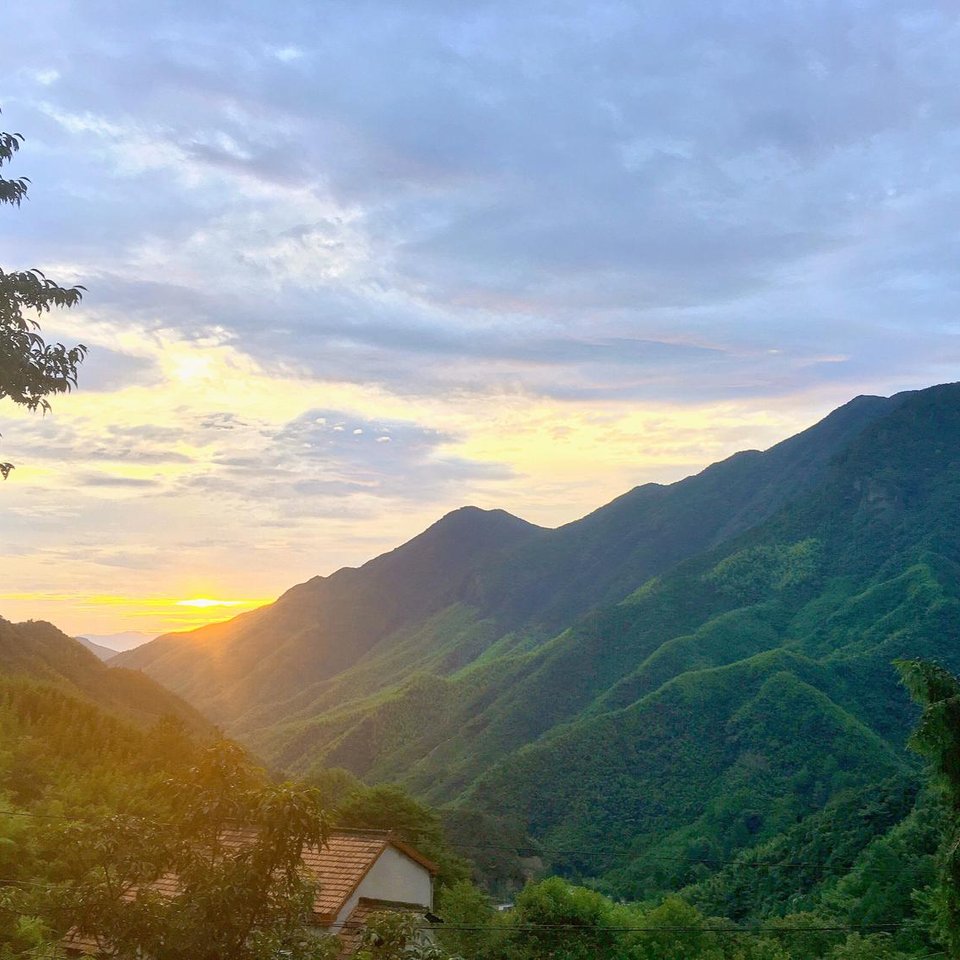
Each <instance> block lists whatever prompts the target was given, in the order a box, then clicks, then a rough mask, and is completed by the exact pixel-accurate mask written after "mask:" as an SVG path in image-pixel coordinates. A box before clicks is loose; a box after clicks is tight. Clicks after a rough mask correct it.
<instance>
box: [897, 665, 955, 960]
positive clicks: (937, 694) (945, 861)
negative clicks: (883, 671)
mask: <svg viewBox="0 0 960 960" xmlns="http://www.w3.org/2000/svg"><path fill="white" fill-rule="evenodd" d="M895 666H896V667H897V669H898V670H899V671H900V678H901V679H902V681H903V684H904V686H905V687H906V688H907V690H908V691H909V693H910V696H912V697H913V699H914V700H916V702H917V703H919V704H920V706H921V707H922V708H923V713H922V714H921V715H920V722H919V723H918V724H917V727H916V729H915V730H914V732H913V735H912V736H911V737H910V746H911V747H913V749H914V750H916V751H917V753H919V754H922V755H923V756H925V757H926V758H927V759H928V760H929V761H930V763H931V767H932V772H933V776H934V781H935V784H936V785H937V786H938V787H939V789H940V791H941V793H942V797H943V802H944V806H945V808H946V814H947V829H946V832H945V835H944V839H943V844H942V845H941V848H940V853H939V864H938V867H939V870H938V872H939V882H938V884H937V886H936V887H935V888H934V889H933V890H932V891H930V897H929V901H928V903H929V907H930V910H931V913H932V914H933V918H934V927H935V931H934V932H935V935H936V936H937V938H938V939H939V940H941V941H942V942H943V943H944V945H945V946H946V947H947V948H948V950H949V952H950V955H951V956H960V680H958V679H957V678H956V677H954V676H953V675H952V674H951V673H949V672H948V671H947V670H945V669H944V668H943V667H941V666H938V665H937V664H934V663H928V662H926V661H924V660H897V661H896V662H895Z"/></svg>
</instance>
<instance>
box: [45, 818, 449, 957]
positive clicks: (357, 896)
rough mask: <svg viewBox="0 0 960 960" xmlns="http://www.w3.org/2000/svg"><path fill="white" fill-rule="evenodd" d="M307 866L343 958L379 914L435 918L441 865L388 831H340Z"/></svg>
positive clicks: (319, 918) (173, 887)
mask: <svg viewBox="0 0 960 960" xmlns="http://www.w3.org/2000/svg"><path fill="white" fill-rule="evenodd" d="M303 864H304V867H305V868H306V870H307V873H308V874H309V875H310V876H311V877H312V878H313V879H314V880H316V881H317V884H318V888H317V894H316V898H315V899H314V903H313V923H314V924H315V925H316V927H317V928H318V930H321V931H323V932H326V933H331V934H334V935H336V936H338V937H339V938H340V940H341V942H342V944H343V949H342V951H341V954H340V956H341V957H344V958H345V957H349V956H351V955H352V954H353V953H355V952H356V950H357V948H358V947H359V946H360V938H361V936H362V932H363V927H364V925H365V923H366V921H367V920H368V919H369V917H370V916H371V915H372V914H374V913H379V912H381V911H385V910H390V911H394V910H399V911H404V912H413V913H416V914H417V915H418V916H422V917H425V918H427V919H428V920H429V921H434V920H435V919H436V918H435V917H433V916H432V913H431V911H432V910H433V878H434V877H435V876H436V873H437V867H436V864H434V863H432V862H431V861H430V860H428V859H427V858H426V857H424V856H423V855H422V854H421V853H419V852H418V851H417V850H416V849H414V848H413V847H411V846H410V845H409V844H407V843H404V842H403V841H402V840H400V839H398V838H397V837H395V836H393V835H392V834H391V833H389V832H388V831H385V830H335V831H333V832H331V834H330V836H329V838H328V841H327V843H326V844H325V845H324V846H322V847H316V846H314V847H307V848H304V851H303ZM154 887H155V888H156V889H158V890H160V891H161V892H167V893H168V894H169V895H170V896H176V893H177V881H176V877H172V876H167V877H163V878H161V879H160V880H158V881H157V882H156V883H155V884H154ZM62 945H63V947H64V949H65V950H66V951H67V953H68V954H69V955H72V956H84V955H85V956H97V955H99V954H100V953H101V946H100V944H99V943H98V942H97V940H96V938H91V937H79V936H76V935H68V936H67V938H66V939H65V940H64V941H63V944H62Z"/></svg>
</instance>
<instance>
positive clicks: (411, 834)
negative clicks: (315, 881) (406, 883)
mask: <svg viewBox="0 0 960 960" xmlns="http://www.w3.org/2000/svg"><path fill="white" fill-rule="evenodd" d="M332 816H333V819H334V822H335V823H336V824H337V826H341V827H352V828H357V829H368V830H389V831H390V832H391V833H393V834H395V835H396V836H397V837H399V838H400V839H401V840H404V841H406V842H407V843H409V844H411V845H412V846H414V847H416V848H417V850H419V851H420V853H422V854H423V855H424V856H425V857H427V858H428V859H430V860H433V861H434V862H435V863H436V864H437V866H438V867H439V868H440V871H439V874H438V876H437V880H438V882H439V883H440V884H451V883H456V882H457V881H458V880H463V879H465V878H466V877H467V876H468V875H469V865H468V864H467V862H466V861H465V860H463V859H462V858H461V857H459V856H457V854H456V853H454V851H453V850H452V849H451V848H450V846H449V845H448V844H447V841H446V839H445V837H444V833H443V828H442V826H441V823H440V816H439V814H437V813H436V811H434V810H431V809H430V808H429V807H427V806H426V805H425V804H422V803H420V802H419V801H417V800H415V799H414V798H413V797H411V796H410V794H409V793H407V792H406V791H405V790H404V789H403V788H401V787H397V786H392V785H388V784H381V785H378V786H374V787H362V786H361V787H359V788H358V789H355V790H354V791H353V792H352V793H350V794H348V795H347V796H346V797H345V798H344V799H343V800H342V801H341V802H340V803H339V804H338V805H337V806H336V808H335V809H334V811H333V813H332Z"/></svg>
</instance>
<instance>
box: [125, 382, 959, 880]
mask: <svg viewBox="0 0 960 960" xmlns="http://www.w3.org/2000/svg"><path fill="white" fill-rule="evenodd" d="M958 477H960V385H957V384H950V385H942V386H939V387H935V388H930V389H928V390H924V391H908V392H905V393H902V394H897V395H895V396H894V397H891V398H876V397H862V398H857V399H855V400H854V401H851V402H850V403H849V404H845V405H844V406H843V407H841V408H839V409H838V410H837V411H834V413H832V414H830V415H829V416H828V417H826V418H824V419H823V420H822V421H820V423H818V424H816V425H814V427H811V428H810V429H808V430H807V431H804V432H803V433H801V434H798V435H797V436H796V437H793V438H789V439H788V440H786V441H783V442H781V443H780V444H777V445H775V446H774V447H772V448H771V449H770V450H768V451H766V452H764V453H758V452H746V453H742V454H738V455H735V456H734V457H732V458H728V459H727V460H725V461H721V462H720V463H718V464H715V465H711V466H710V467H708V468H707V469H706V470H704V471H702V472H701V473H700V474H697V475H695V476H693V477H690V478H686V479H685V480H682V481H679V482H678V483H677V484H672V485H668V486H650V485H645V486H643V487H638V488H635V489H634V490H633V491H630V492H628V493H627V494H625V495H624V496H623V497H620V498H617V500H615V501H613V502H612V503H611V504H607V505H606V506H604V507H601V508H600V509H599V510H597V511H594V513H592V514H589V515H588V516H587V517H585V518H583V519H581V520H580V521H575V522H574V524H571V525H566V526H565V527H561V528H558V529H557V530H543V529H541V528H535V529H527V528H524V529H523V533H522V534H520V535H518V536H517V537H516V539H515V541H514V542H512V543H511V544H509V545H506V546H505V545H504V544H502V543H498V544H497V549H492V550H489V551H484V550H479V551H475V552H474V553H473V554H471V557H470V559H469V562H465V563H463V564H462V565H461V567H460V568H459V569H460V571H461V573H462V574H463V575H462V576H459V577H457V578H455V580H456V583H455V585H452V586H451V589H449V590H442V591H439V592H438V591H433V592H432V593H431V594H430V596H431V598H432V601H431V604H428V605H424V603H423V602H422V600H418V599H417V598H410V597H405V598H404V600H403V602H404V603H405V604H406V605H407V610H408V611H409V612H410V615H409V616H407V617H406V619H403V620H402V622H399V623H398V625H396V626H395V628H394V629H387V630H382V631H380V633H379V635H377V636H376V637H372V636H369V637H368V640H370V642H369V643H368V644H367V645H366V646H365V648H364V649H363V650H360V651H358V655H357V656H355V657H354V658H353V659H352V661H351V662H350V664H349V665H348V666H345V667H344V668H343V669H341V670H339V671H337V672H328V673H327V674H326V675H314V676H313V677H310V676H305V675H304V672H303V671H301V676H300V682H298V683H297V684H296V685H289V684H288V685H280V686H278V687H275V688H273V689H271V690H267V691H263V690H249V691H244V694H245V696H241V697H239V698H238V699H236V700H235V701H234V702H233V703H232V704H231V705H230V706H231V707H232V709H233V713H232V714H231V715H230V717H229V719H228V726H229V728H230V729H231V731H232V732H234V733H235V734H236V735H238V736H241V737H242V738H243V739H245V740H246V741H247V742H248V743H249V744H251V745H252V746H253V747H254V748H255V749H256V750H258V751H259V752H260V753H261V754H262V755H263V756H265V757H267V758H268V759H269V760H270V761H271V762H273V763H274V764H276V765H278V766H281V767H284V768H286V769H289V770H294V771H299V772H310V771H311V770H313V769H318V768H320V767H325V766H342V767H345V768H347V769H348V770H350V771H351V772H352V773H354V774H355V775H357V776H360V777H363V778H365V779H367V780H369V781H371V782H381V781H387V782H391V781H393V782H400V783H402V784H404V785H405V786H407V787H408V788H409V789H411V790H412V791H413V792H414V793H415V794H416V795H417V796H419V797H421V798H423V799H425V800H428V801H429V802H431V803H434V804H440V805H442V806H443V808H444V809H445V811H446V814H445V815H446V816H447V817H448V818H450V819H451V822H463V823H466V822H467V821H468V820H469V818H470V817H472V816H478V817H480V818H481V819H482V820H483V822H486V823H497V824H501V825H502V826H503V828H504V829H508V830H509V831H510V833H511V835H516V834H518V833H519V834H520V835H523V834H526V835H527V836H529V838H530V842H531V843H535V844H536V845H537V847H538V848H539V849H540V850H541V852H542V856H543V859H544V861H545V863H547V865H548V866H550V867H551V868H552V869H555V870H558V871H560V872H562V873H564V874H566V875H568V876H570V877H573V878H580V879H583V878H591V879H592V880H594V881H596V882H598V883H600V884H601V886H603V885H606V886H605V889H608V890H609V891H610V892H612V893H615V894H616V895H618V896H629V897H633V896H637V895H643V896H646V895H648V894H649V895H652V894H655V893H656V892H657V890H656V887H655V886H654V887H650V883H651V882H653V881H651V880H650V877H656V876H663V875H664V874H663V870H662V869H661V868H659V867H657V857H658V856H667V857H671V856H681V855H683V852H684V851H685V850H686V849H687V846H688V845H689V844H690V843H693V842H694V841H696V843H698V844H705V845H706V846H707V847H708V849H710V850H711V851H713V852H714V853H715V854H716V855H717V856H720V857H733V856H736V855H738V854H739V853H740V852H742V851H744V850H747V849H749V848H750V847H751V846H755V845H758V844H763V843H767V842H772V841H773V839H774V838H776V837H777V836H779V835H780V833H781V832H782V831H784V830H787V829H788V827H789V826H790V824H792V823H795V822H797V821H798V820H805V818H808V817H814V816H816V815H817V814H818V811H821V810H823V809H824V808H825V806H826V805H827V804H829V803H831V802H832V798H834V797H838V796H840V795H841V794H843V793H844V792H845V791H851V790H852V791H854V792H857V791H861V792H862V791H868V790H869V787H870V784H871V783H873V782H875V780H876V779H877V778H879V777H881V775H882V777H886V778H889V777H903V776H907V777H909V776H910V775H911V771H913V770H914V769H915V762H914V761H913V760H912V759H911V758H910V757H909V756H908V755H907V754H906V753H905V750H904V739H905V736H906V732H907V730H908V729H909V726H910V722H911V718H912V717H913V716H914V711H915V708H914V707H913V706H912V705H911V704H910V702H909V700H908V698H906V696H905V695H904V693H903V691H902V690H900V688H899V686H898V682H897V679H896V676H895V674H894V671H893V670H892V668H891V667H890V661H891V660H892V659H893V658H895V657H897V656H926V657H933V658H936V659H939V660H941V661H942V662H944V663H946V664H947V665H948V666H950V667H953V668H956V667H960V648H958V645H957V644H956V643H955V642H954V640H953V638H954V637H956V636H958V634H960V547H958V544H960V480H957V479H956V478H958ZM431 529H432V528H431ZM671 538H672V539H671ZM415 539H416V538H415ZM454 539H456V538H454ZM412 542H414V541H411V543H412ZM405 546H406V545H405ZM418 555H420V556H423V555H421V554H418ZM445 556H446V555H444V554H438V556H436V557H425V559H424V565H423V566H422V567H420V568H417V569H416V570H415V571H414V573H415V576H410V575H408V574H409V571H405V570H401V569H400V568H401V566H402V564H398V563H397V557H400V558H401V560H402V559H403V557H404V547H401V548H399V550H398V551H393V552H391V553H390V554H386V555H384V557H383V558H376V561H371V564H373V566H372V567H369V566H368V565H365V566H364V567H361V568H358V569H356V570H354V571H353V572H351V573H349V574H344V575H342V577H341V578H340V581H343V582H349V581H351V580H352V581H356V580H357V579H359V580H361V581H363V580H364V578H365V577H367V574H368V573H369V572H370V570H373V571H374V572H376V570H377V569H378V567H379V566H385V567H389V568H390V569H391V570H392V571H394V572H396V573H397V575H398V578H399V579H398V580H397V581H394V589H400V590H403V589H405V588H409V585H410V584H413V583H415V582H419V581H417V580H416V577H420V578H421V581H423V580H427V581H429V580H430V578H431V577H435V576H437V574H438V572H441V573H442V572H444V571H443V570H442V569H439V568H438V566H437V562H436V561H437V559H438V557H439V559H445ZM391 557H392V558H393V560H391V559H390V558H391ZM365 570H366V573H365V572H364V571H365ZM401 574H403V575H402V576H401ZM335 576H336V575H334V577H335ZM374 579H375V578H374ZM329 580H333V577H331V578H329ZM340 581H337V582H338V583H339V582H340ZM376 582H378V583H383V582H386V581H383V580H380V581H376ZM530 583H533V584H534V586H535V587H536V590H529V589H528V585H529V584H530ZM398 584H399V587H398V586H397V585H398ZM405 585H406V586H405ZM297 589H298V588H294V591H296V590H297ZM285 596H287V597H288V598H289V597H293V598H294V599H296V598H297V593H296V592H288V594H287V595H285ZM364 596H365V597H372V596H375V594H374V593H373V592H370V591H368V592H367V593H365V594H364ZM377 597H378V602H388V603H394V604H400V601H399V600H396V599H391V598H390V597H387V596H385V595H383V594H380V595H377ZM287 602H290V601H289V599H288V601H287ZM400 605H401V606H402V605H403V604H400ZM253 615H254V614H247V615H246V616H247V617H250V616H253ZM255 615H257V616H261V617H263V618H264V619H265V620H269V621H271V622H272V623H273V624H274V625H277V624H279V623H280V621H279V620H277V618H276V617H275V616H274V612H273V608H265V611H260V612H255ZM238 622H241V621H239V620H238V621H234V624H237V623H238ZM220 627H221V629H224V631H225V633H224V635H225V636H227V637H228V639H229V638H230V632H231V630H232V629H234V628H231V627H229V625H228V626H227V627H223V625H220ZM304 637H306V635H304ZM304 637H302V638H301V639H304ZM231 642H234V641H231ZM151 646H153V649H152V650H151ZM162 647H163V644H162V643H160V642H159V641H155V644H154V645H148V647H146V648H142V651H138V653H140V655H141V656H144V657H146V658H147V659H146V661H145V663H144V665H145V666H146V667H147V668H148V669H151V663H150V660H149V655H151V654H155V653H156V651H157V650H158V649H161V650H162ZM203 649H204V648H202V647H201V646H200V645H199V644H198V645H197V646H195V647H194V648H193V650H194V651H201V653H202V651H203ZM231 649H235V647H233V648H231ZM288 652H293V648H288ZM204 655H208V654H204ZM299 655H300V656H301V657H303V658H309V657H311V656H312V655H313V652H312V651H311V649H310V648H309V645H307V646H305V647H302V648H301V649H300V653H299ZM183 664H184V665H183V667H182V668H183V669H189V668H190V664H191V660H190V658H189V657H187V658H186V660H185V661H184V662H183ZM301 666H302V663H301ZM598 830H599V831H601V832H603V831H606V832H611V831H612V832H613V833H614V834H615V835H616V836H618V837H621V838H622V842H618V845H617V847H616V849H612V850H608V851H607V853H606V854H604V855H603V856H597V857H580V858H576V857H574V858H571V857H569V856H567V855H566V853H565V852H564V851H565V850H568V849H570V848H575V847H578V846H580V847H584V848H596V847H597V846H598V844H599V840H600V834H598V833H597V831H598ZM637 884H639V885H640V886H641V887H642V890H641V891H640V893H639V894H638V889H637V887H636V885H637Z"/></svg>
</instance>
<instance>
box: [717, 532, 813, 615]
mask: <svg viewBox="0 0 960 960" xmlns="http://www.w3.org/2000/svg"><path fill="white" fill-rule="evenodd" d="M820 562H821V543H820V541H819V540H816V539H814V538H812V537H811V538H808V539H806V540H801V541H800V542H799V543H791V544H771V545H767V544H761V545H759V546H756V547H748V548H746V549H744V550H740V551H738V552H737V553H734V554H733V555H732V556H729V557H725V558H724V559H723V560H721V561H720V563H718V564H717V565H716V566H715V567H714V568H713V569H712V570H711V571H710V572H709V574H707V578H708V579H709V580H710V581H711V582H713V583H715V584H716V585H717V586H718V587H719V588H720V590H722V591H723V592H724V593H727V594H729V595H731V596H732V597H734V598H735V599H736V600H737V601H739V602H740V603H757V602H759V601H760V600H762V599H764V597H766V596H767V595H768V594H770V593H779V592H780V591H783V590H789V589H791V588H795V587H799V586H801V585H802V584H805V583H809V582H810V581H811V580H813V578H814V577H815V576H816V574H817V571H818V569H819V567H820Z"/></svg>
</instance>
